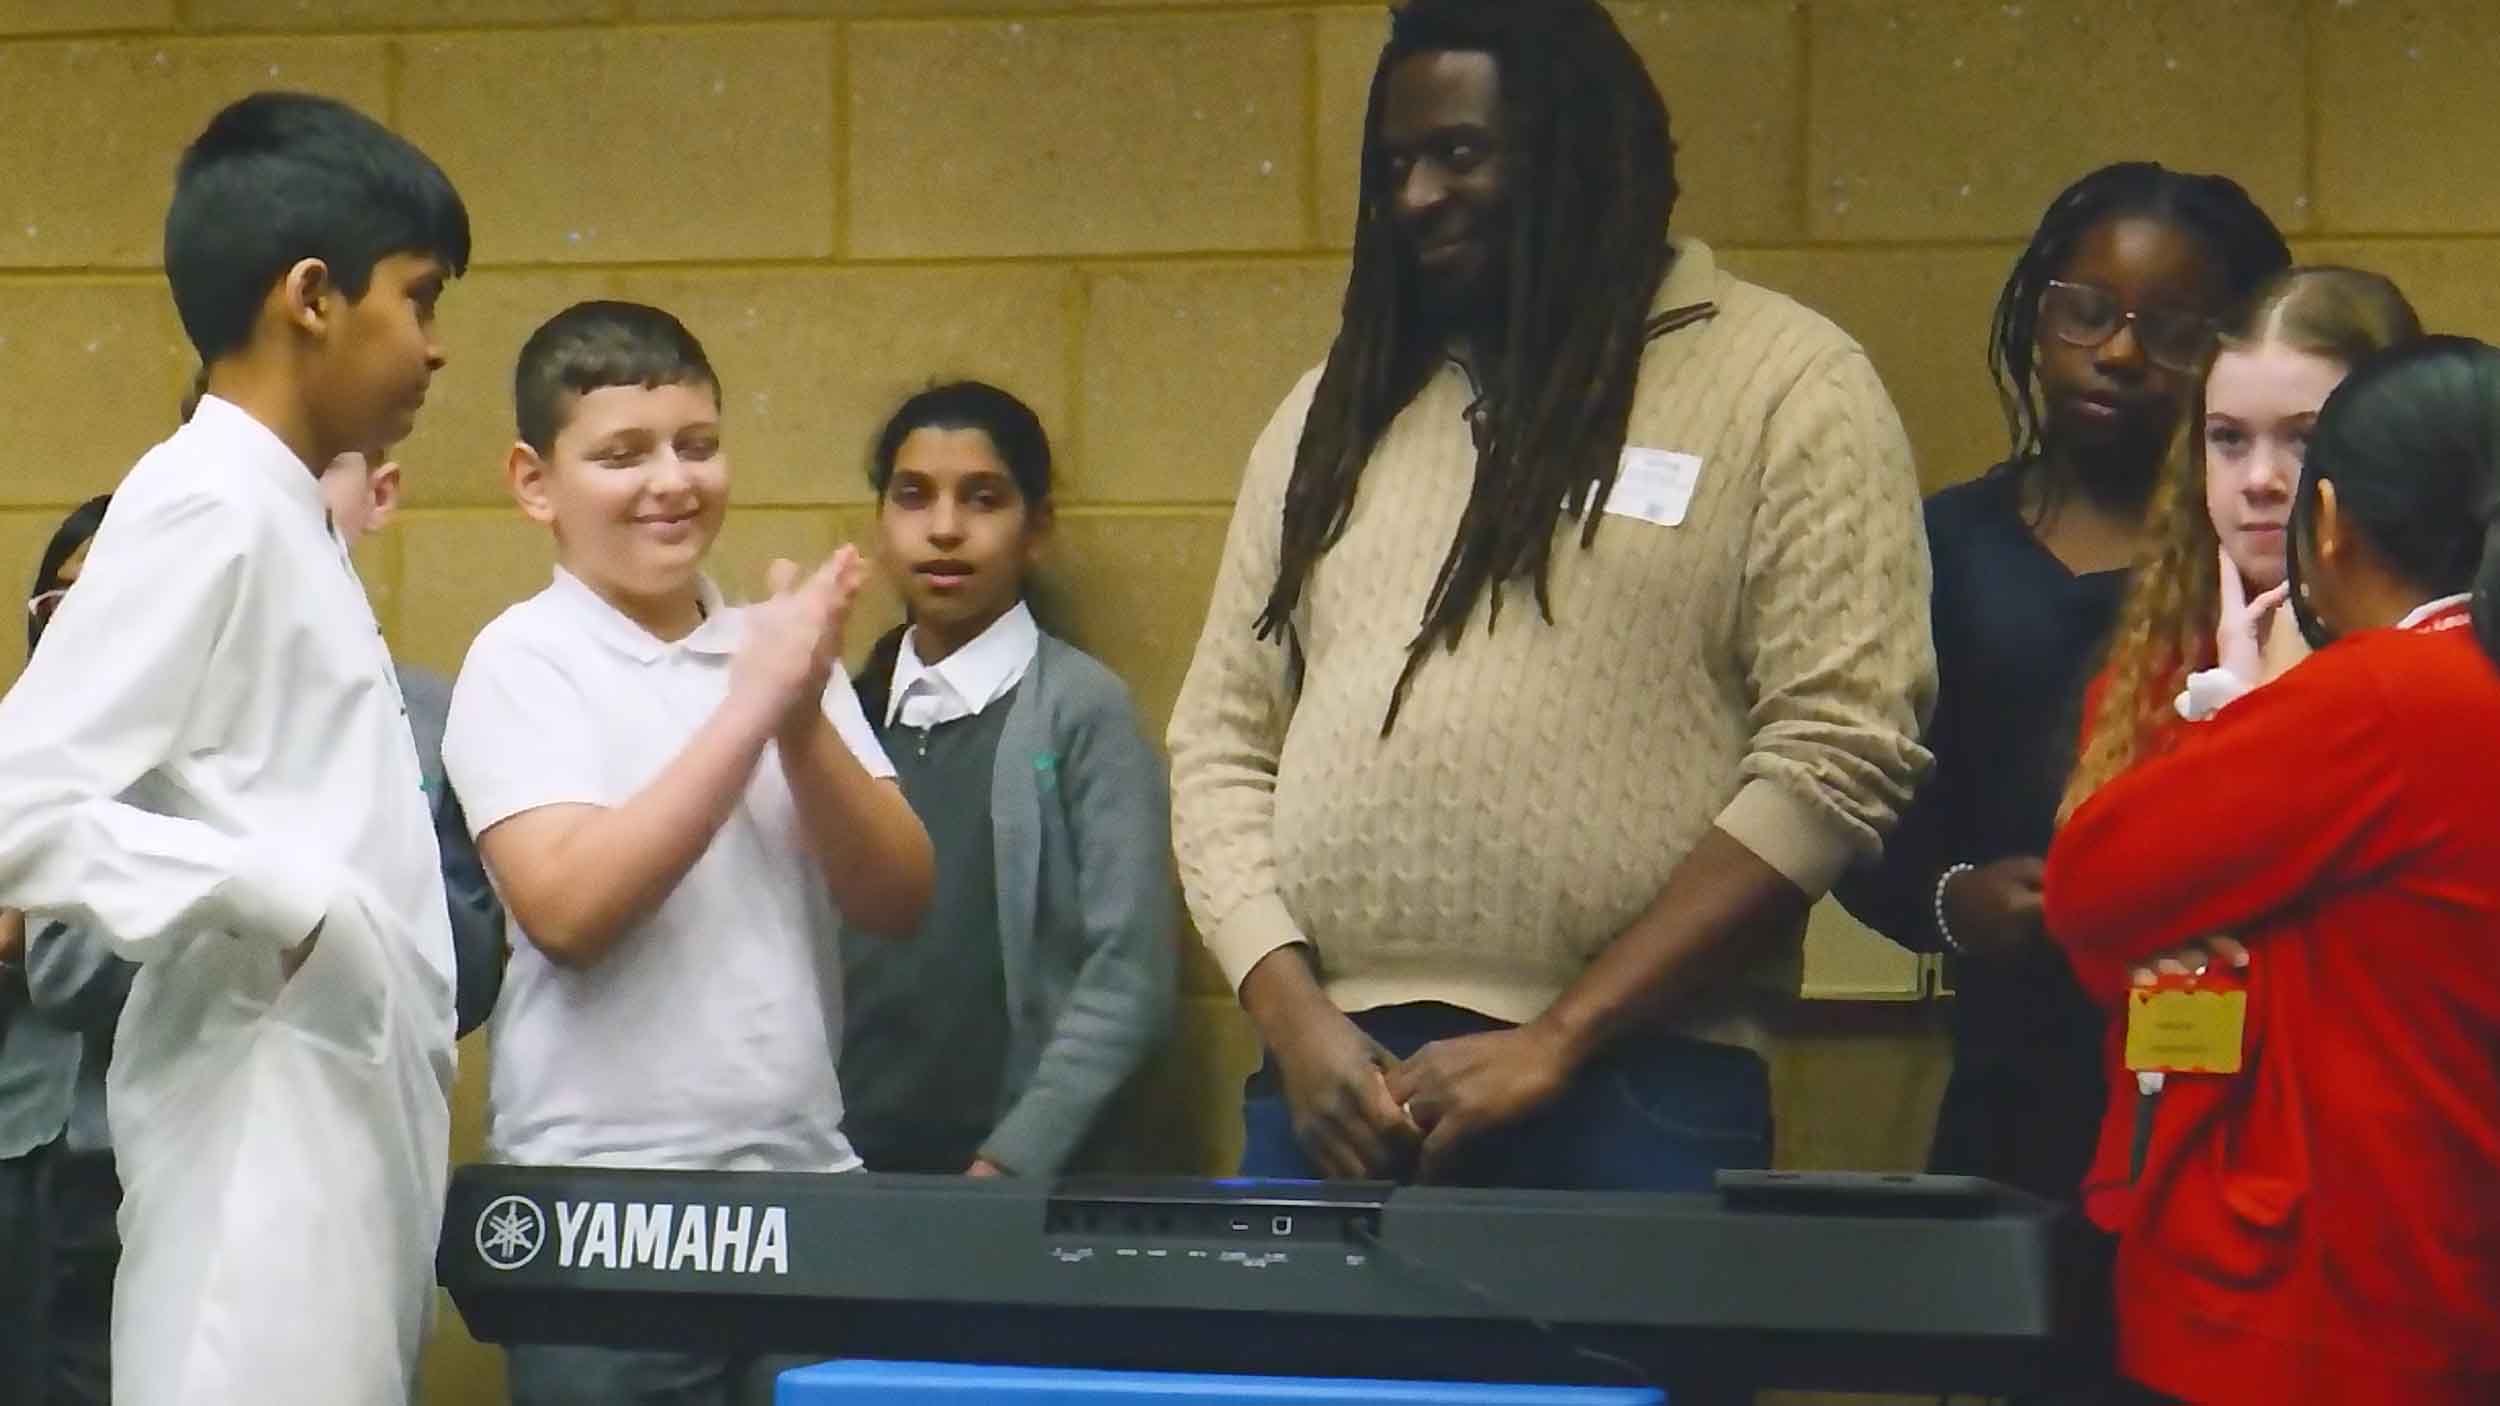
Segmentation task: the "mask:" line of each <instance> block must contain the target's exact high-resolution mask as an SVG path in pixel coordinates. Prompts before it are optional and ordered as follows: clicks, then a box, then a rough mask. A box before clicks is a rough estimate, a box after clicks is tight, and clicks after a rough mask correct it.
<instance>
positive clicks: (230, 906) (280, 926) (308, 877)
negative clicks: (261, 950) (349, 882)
mask: <svg viewBox="0 0 2500 1406" xmlns="http://www.w3.org/2000/svg"><path fill="white" fill-rule="evenodd" d="M339 888H340V884H339V881H338V875H337V874H335V873H334V872H332V870H331V866H330V865H329V864H327V863H325V862H322V861H318V860H313V859H310V858H307V857H304V856H300V855H298V856H293V857H289V856H287V855H284V854H273V853H270V852H269V851H268V850H266V849H257V850H252V851H247V852H246V853H245V855H244V856H243V859H242V862H241V863H239V864H237V865H236V866H235V872H234V875H233V877H232V878H231V879H230V880H228V881H227V883H226V885H225V894H224V897H225V908H226V912H227V915H228V925H229V926H230V927H231V928H232V930H233V932H234V935H235V936H237V937H239V938H242V939H243V940H244V941H246V942H266V943H269V944H271V945H272V946H274V947H277V948H278V949H280V950H281V951H284V950H289V949H292V948H294V947H295V946H297V945H298V944H300V943H302V942H303V940H304V939H305V938H307V937H310V936H312V933H313V929H315V928H317V927H319V926H321V923H322V920H323V919H325V918H327V917H328V916H329V914H330V903H331V901H332V900H333V899H334V898H336V897H337V895H338V891H339Z"/></svg>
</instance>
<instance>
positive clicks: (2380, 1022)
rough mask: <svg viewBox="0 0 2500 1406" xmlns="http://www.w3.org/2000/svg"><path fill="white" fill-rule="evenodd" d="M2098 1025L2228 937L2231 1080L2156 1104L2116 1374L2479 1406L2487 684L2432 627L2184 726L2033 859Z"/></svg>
mask: <svg viewBox="0 0 2500 1406" xmlns="http://www.w3.org/2000/svg"><path fill="white" fill-rule="evenodd" d="M2046 909H2047V921H2048V926H2049V930H2050V932H2051V934H2052V935H2053V936H2054V937H2055V938H2056V939H2057V941H2058V942H2059V943H2060V944H2061V945H2063V946H2064V947H2065V948H2066V951H2067V953H2068V955H2069V957H2070V958H2071V959H2072V960H2073V962H2074V965H2075V969H2076V972H2077V973H2078V975H2079V976H2080V977H2081V978H2082V980H2083V982H2084V986H2085V989H2086V990H2088V991H2092V992H2093V993H2094V994H2095V995H2096V996H2099V997H2101V998H2103V999H2105V1000H2108V1001H2112V1002H2115V1001H2117V1000H2119V999H2120V998H2121V996H2122V995H2123V992H2124V989H2125V986H2126V983H2127V979H2128V968H2129V967H2130V965H2132V964H2134V963H2136V962H2138V961H2141V960H2143V959H2145V958H2148V957H2150V956H2152V955H2154V954H2156V953H2159V952H2163V951H2166V950H2168V949H2170V948H2173V947H2177V946H2180V945H2182V944H2184V943H2186V942H2189V941H2191V940H2193V939H2196V938H2199V937H2203V936H2207V935H2211V934H2215V933H2230V934H2233V935H2236V936H2238V937H2240V938H2241V939H2242V940H2243V941H2245V942H2246V943H2247V944H2248V945H2249V948H2250V949H2251V951H2252V952H2253V953H2254V960H2253V961H2252V963H2251V965H2250V967H2249V970H2248V971H2247V973H2246V974H2245V987H2246V989H2247V991H2248V1026H2247V1032H2246V1043H2245V1065H2244V1067H2243V1069H2242V1070H2241V1072H2240V1073H2239V1074H2237V1075H2232V1076H2212V1075H2172V1076H2170V1079H2169V1081H2168V1088H2167V1090H2166V1091H2165V1093H2164V1095H2163V1101H2162V1104H2161V1108H2160V1113H2159V1117H2158V1120H2157V1122H2156V1125H2155V1129H2154V1133H2153V1139H2152V1145H2151V1149H2150V1152H2149V1154H2148V1156H2147V1158H2146V1161H2145V1166H2144V1173H2143V1176H2142V1178H2141V1179H2140V1180H2139V1181H2138V1183H2137V1186H2136V1188H2135V1198H2134V1205H2133V1207H2132V1210H2131V1214H2130V1215H2129V1216H2128V1217H2127V1224H2126V1227H2125V1229H2124V1231H2123V1232H2122V1234H2121V1237H2120V1242H2119V1254H2118V1270H2117V1293H2118V1318H2119V1343H2120V1347H2119V1357H2120V1366H2121V1369H2122V1370H2123V1371H2124V1372H2125V1373H2126V1374H2127V1375H2128V1376H2130V1377H2132V1378H2134V1379H2135V1380H2137V1381H2139V1382H2142V1383H2143V1384H2144V1385H2146V1386H2149V1387H2152V1388H2154V1389H2156V1390H2158V1391H2162V1392H2167V1393H2169V1394H2170V1395H2173V1396H2179V1397H2183V1398H2185V1399H2187V1400H2189V1401H2193V1402H2197V1403H2201V1404H2202V1406H2241V1403H2246V1404H2247V1406H2302V1403H2316V1406H2330V1403H2331V1406H2381V1404H2382V1403H2383V1404H2384V1406H2495V1403H2500V669H2495V668H2494V666H2493V665H2492V663H2491V661H2490V660H2489V659H2487V658H2486V657H2485V656H2484V654H2483V653H2482V651H2481V648H2480V647H2479V646H2478V644H2477V643H2476V641H2475V636H2474V632H2473V631H2472V629H2471V628H2470V624H2469V621H2468V619H2467V617H2466V613H2465V610H2464V608H2463V607H2462V606H2459V607H2456V608H2454V609H2451V610H2448V611H2446V612H2444V613H2441V614H2438V615H2435V616H2433V617H2432V618H2431V619H2429V620H2427V621H2424V622H2422V623H2421V624H2419V625H2417V626H2415V627H2414V628H2412V629H2407V630H2374V631H2370V632H2367V633H2364V634H2359V635H2355V636H2352V637H2351V638H2349V639H2346V640H2344V641H2341V642H2339V643H2337V644H2336V645H2334V646H2332V647H2330V648H2328V649H2325V650H2322V651H2320V652H2319V653H2318V654H2317V655H2315V656H2314V657H2312V658H2311V659H2309V660H2308V661H2306V662H2305V663H2303V664H2301V665H2300V666H2299V667H2297V668H2295V669H2293V670H2292V671H2291V672H2290V673H2288V674H2286V675H2284V676H2283V677H2282V678H2281V679H2278V680H2276V681H2275V682H2274V683H2272V684H2269V685H2267V686H2266V687H2264V688H2262V689H2259V690H2257V691H2256V692H2255V693H2252V694H2250V695H2249V696H2247V697H2246V698H2243V699H2241V700H2240V701H2238V702H2236V703H2233V704H2232V705H2230V706H2229V707H2227V708H2225V709H2224V710H2223V711H2222V713H2221V714H2220V715H2219V716H2217V717H2216V718H2215V719H2213V720H2212V721H2210V722H2206V723H2200V724H2196V725H2193V726H2188V727H2183V728H2181V729H2180V730H2179V733H2178V735H2177V737H2176V739H2175V743H2174V745H2173V746H2172V747H2171V748H2170V749H2169V750H2168V751H2167V752H2165V753H2164V754H2162V755H2160V756H2157V757H2155V758H2153V759H2151V760H2149V761H2146V762H2143V763H2141V764H2139V765H2138V766H2136V767H2134V768H2133V769H2131V770H2130V771H2128V772H2127V773H2126V774H2124V775H2122V776H2120V777H2119V778H2117V779H2116V780H2114V781H2112V782H2111V783H2109V784H2108V785H2107V786H2105V787H2103V788H2102V789H2101V790H2100V791H2098V792H2097V793H2095V794H2094V796H2093V797H2092V799H2091V800H2090V801H2088V802H2086V803H2085V805H2084V806H2083V807H2082V808H2081V809H2080V810H2078V811H2077V812H2076V813H2075V815H2074V817H2073V819H2072V820H2071V821H2069V822H2068V824H2067V825H2066V827H2065V828H2064V829H2063V830H2061V831H2060V832H2059V834H2058V837H2057V840H2056V843H2055V844H2054V845H2053V846H2052V847H2051V848H2050V851H2049V861H2048V876H2047V893H2046Z"/></svg>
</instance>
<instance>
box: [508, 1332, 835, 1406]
mask: <svg viewBox="0 0 2500 1406" xmlns="http://www.w3.org/2000/svg"><path fill="white" fill-rule="evenodd" d="M826 1356H827V1354H823V1353H819V1354H817V1355H815V1356H812V1357H810V1356H769V1357H748V1358H736V1359H732V1358H726V1357H705V1356H702V1355H700V1354H696V1353H689V1352H665V1351H657V1350H653V1349H648V1348H613V1347H569V1346H568V1347H556V1346H540V1345H529V1344H521V1343H515V1344H513V1345H512V1346H510V1347H507V1348H505V1349H504V1380H505V1383H506V1389H507V1390H508V1391H509V1392H510V1394H511V1399H512V1402H513V1406H771V1402H772V1399H773V1395H774V1392H773V1384H774V1382H775V1381H776V1380H778V1379H779V1377H780V1376H781V1374H782V1373H783V1372H786V1371H788V1370H790V1369H791V1368H793V1367H805V1366H808V1365H810V1364H812V1363H816V1362H821V1361H823V1360H824V1358H825V1357H826Z"/></svg>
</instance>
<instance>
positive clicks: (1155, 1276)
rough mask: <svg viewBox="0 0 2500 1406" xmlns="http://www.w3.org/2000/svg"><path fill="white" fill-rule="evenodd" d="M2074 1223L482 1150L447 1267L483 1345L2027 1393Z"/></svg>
mask: <svg viewBox="0 0 2500 1406" xmlns="http://www.w3.org/2000/svg"><path fill="white" fill-rule="evenodd" d="M2067 1237H2068V1228H2067V1227H2066V1226H2064V1225H2063V1224H2062V1222H2061V1220H2060V1218H2059V1217H2058V1215H2057V1214H2056V1213H2055V1212H2054V1211H2053V1210H2052V1209H2051V1208H2049V1207H2048V1206H2047V1205H2046V1204H2045V1203H2042V1202H2039V1201H2036V1200H2033V1199H2032V1198H2029V1197H2025V1196H2023V1195H2021V1194H2020V1193H2018V1192H2013V1191H2008V1190H2005V1189H2003V1188H1998V1187H1994V1186H1990V1185H1988V1184H1987V1183H1983V1182H1964V1181H1960V1180H1957V1179H1950V1178H1929V1177H1881V1176H1873V1175H1861V1176H1842V1177H1810V1176H1809V1177H1800V1176H1794V1175H1789V1174H1777V1173H1752V1174H1730V1175H1729V1176H1728V1177H1727V1178H1724V1179H1723V1182H1722V1187H1721V1191H1720V1193H1719V1194H1717V1195H1637V1194H1625V1193H1561V1192H1517V1191H1501V1192H1494V1191H1467V1190H1456V1189H1446V1188H1433V1187H1392V1186H1387V1185H1371V1184H1342V1183H1303V1182H1220V1181H1219V1182H1208V1181H1190V1180H1177V1179H1176V1180H1159V1179H1147V1180H1119V1181H1114V1180H1098V1181H1089V1180H1085V1179H1071V1180H1067V1181H1061V1182H1057V1183H1053V1182H1046V1181H1028V1180H1018V1179H997V1180H977V1179H971V1178H962V1177H905V1176H880V1175H874V1174H868V1173H852V1174H847V1175H832V1176H804V1175H800V1176H791V1175H778V1174H768V1173H684V1172H628V1171H605V1170H591V1169H579V1168H547V1167H501V1166H476V1167H468V1168H464V1169H462V1170H461V1171H459V1172H458V1173H457V1174H456V1175H455V1176H454V1177H453V1179H452V1189H451V1195H450V1199H449V1203H448V1206H447V1210H446V1215H445V1219H444V1225H443V1242H442V1251H441V1256H440V1262H439V1269H440V1272H441V1277H442V1282H443V1284H444V1286H445V1287H447V1288H448V1289H449V1290H450V1291H451V1296H452V1298H453V1300H454V1302H456V1303H457V1304H458V1305H459V1307H460V1311H461V1313H462V1315H463V1316H464V1318H465V1319H466V1320H467V1323H468V1327H469V1331H470V1332H471V1333H472V1334H474V1335H475V1336H477V1337H478V1338H480V1339H482V1340H485V1341H488V1342H499V1343H512V1342H528V1343H581V1344H593V1345H608V1346H635V1347H674V1348H681V1349H686V1350H693V1351H700V1352H707V1353H721V1354H741V1355H742V1354H747V1353H758V1352H789V1353H821V1354H823V1355H824V1356H827V1357H836V1356H849V1357H884V1358H915V1359H931V1360H945V1361H959V1362H988V1363H1016V1364H1027V1365H1043V1366H1076V1367H1113V1368H1129V1369H1141V1370H1165V1371H1188V1372H1250V1373H1263V1374H1269V1375H1337V1376H1365V1377H1406V1378H1438V1379H1444V1380H1448V1379H1465V1380H1477V1381H1528V1380H1533V1381H1544V1382H1554V1383H1575V1382H1588V1383H1614V1384H1622V1383H1625V1382H1627V1381H1646V1382H1652V1383H1656V1384H1660V1385H1664V1386H1667V1387H1668V1388H1669V1390H1670V1394H1672V1393H1673V1392H1674V1391H1675V1390H1677V1389H1687V1390H1713V1389H1726V1388H1752V1387H1769V1386H1781V1387H1821V1388H1831V1389H1844V1390H1845V1389H1861V1390H1887V1389H1889V1390H1924V1391H1937V1392H1942V1391H1969V1392H1991V1393H1995V1392H2007V1391H2018V1390H2024V1389H2028V1388H2031V1387H2034V1386H2038V1385H2040V1384H2042V1383H2043V1382H2044V1381H2046V1380H2048V1379H2049V1378H2050V1376H2051V1375H2052V1371H2053V1360H2054V1358H2055V1356H2056V1350H2057V1348H2058V1346H2059V1343H2060V1339H2061V1329H2062V1327H2063V1325H2064V1323H2065V1320H2066V1308H2067V1306H2066V1305H2065V1304H2064V1303H2063V1302H2062V1301H2061V1300H2062V1293H2063V1286H2064V1284H2065V1283H2066V1282H2067V1276H2066V1275H2065V1274H2064V1273H2063V1272H2062V1269H2061V1265H2062V1263H2063V1262H2064V1260H2065V1257H2066V1253H2067Z"/></svg>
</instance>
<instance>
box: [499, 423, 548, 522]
mask: <svg viewBox="0 0 2500 1406" xmlns="http://www.w3.org/2000/svg"><path fill="white" fill-rule="evenodd" d="M549 472H550V470H549V469H548V467H547V461H546V460H544V459H542V458H540V457H538V451H537V450H535V449H532V448H530V447H529V445H528V444H527V443H525V442H516V443H515V444H514V445H513V446H512V452H511V453H510V454H508V455H505V456H504V462H503V480H504V487H506V488H507V489H510V490H511V492H512V501H513V502H515V503H518V504H520V505H521V511H522V512H523V513H524V514H526V515H527V516H528V517H529V520H530V521H532V522H536V523H544V524H547V525H549V526H553V525H554V523H555V520H556V507H555V502H554V500H553V499H552V498H550V497H549V496H548V493H547V487H548V484H547V476H548V473H549Z"/></svg>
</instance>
